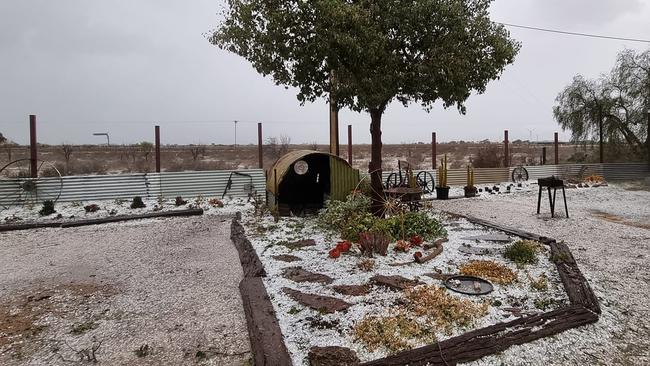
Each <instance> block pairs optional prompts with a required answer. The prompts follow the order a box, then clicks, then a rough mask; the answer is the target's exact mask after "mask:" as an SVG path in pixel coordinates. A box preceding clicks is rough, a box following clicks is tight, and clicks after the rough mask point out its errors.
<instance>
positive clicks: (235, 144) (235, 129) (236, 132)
mask: <svg viewBox="0 0 650 366" xmlns="http://www.w3.org/2000/svg"><path fill="white" fill-rule="evenodd" d="M234 122H235V145H234V147H235V149H237V122H239V121H237V120H235V121H234Z"/></svg>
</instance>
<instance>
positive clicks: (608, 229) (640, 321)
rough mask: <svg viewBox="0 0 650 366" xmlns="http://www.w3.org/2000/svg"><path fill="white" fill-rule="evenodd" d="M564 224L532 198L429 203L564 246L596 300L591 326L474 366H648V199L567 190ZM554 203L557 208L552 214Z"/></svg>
mask: <svg viewBox="0 0 650 366" xmlns="http://www.w3.org/2000/svg"><path fill="white" fill-rule="evenodd" d="M567 201H568V205H569V216H570V218H569V219H566V218H564V211H563V209H564V207H563V206H562V207H561V209H558V211H560V212H561V214H560V215H559V216H560V217H559V218H558V217H557V216H556V218H554V219H551V218H550V214H549V213H548V212H549V207H548V201H546V202H543V204H545V205H546V206H542V214H540V215H536V214H535V211H536V208H537V207H536V203H537V193H536V192H531V193H521V194H513V195H498V196H490V197H486V198H479V199H473V200H450V201H444V202H443V201H434V207H435V208H436V209H441V210H446V211H450V212H455V213H460V214H467V215H471V216H475V217H478V218H482V219H486V220H489V221H492V222H496V223H500V224H503V225H507V226H510V227H513V228H521V229H524V230H527V231H530V232H534V233H537V234H542V235H545V236H550V237H553V238H555V239H557V240H564V241H565V242H566V243H567V244H568V245H569V247H570V248H571V250H572V252H573V255H574V256H575V257H576V260H577V261H578V264H579V266H580V268H581V270H582V271H583V273H584V274H585V276H586V277H587V279H588V280H589V282H590V284H591V286H592V288H593V289H594V291H595V293H596V295H597V296H598V298H599V299H600V301H601V307H602V310H603V314H602V316H601V319H600V320H599V322H598V323H596V324H594V325H589V326H585V327H582V328H579V329H574V330H570V331H567V332H565V333H562V334H560V335H557V336H554V337H550V338H547V339H544V340H539V341H536V342H532V343H529V344H525V345H522V346H517V347H512V348H510V349H508V350H507V351H505V352H503V353H501V354H500V355H495V356H491V357H487V358H484V359H481V360H480V361H478V362H475V363H472V364H473V365H488V364H490V365H492V364H496V365H500V364H504V365H649V364H650V300H649V298H648V296H649V295H650V192H648V191H630V190H624V189H622V187H600V188H589V189H572V190H567ZM559 206H560V204H558V207H559Z"/></svg>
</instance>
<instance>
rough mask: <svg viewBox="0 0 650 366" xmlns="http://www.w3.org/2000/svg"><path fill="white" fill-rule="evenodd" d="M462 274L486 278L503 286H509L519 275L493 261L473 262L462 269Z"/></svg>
mask: <svg viewBox="0 0 650 366" xmlns="http://www.w3.org/2000/svg"><path fill="white" fill-rule="evenodd" d="M460 273H462V274H464V275H466V276H476V277H480V278H484V279H486V280H490V281H492V282H496V283H498V284H501V285H509V284H511V283H512V282H514V280H515V279H517V274H516V273H515V272H514V271H513V270H511V269H510V268H508V267H506V266H504V265H502V264H499V263H496V262H492V261H471V262H469V263H466V264H464V265H462V266H461V267H460Z"/></svg>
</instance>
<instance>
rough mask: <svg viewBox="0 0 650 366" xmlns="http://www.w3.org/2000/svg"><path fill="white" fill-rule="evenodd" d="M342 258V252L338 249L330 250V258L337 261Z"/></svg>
mask: <svg viewBox="0 0 650 366" xmlns="http://www.w3.org/2000/svg"><path fill="white" fill-rule="evenodd" d="M340 256H341V251H339V250H338V249H337V248H334V249H332V250H330V258H334V259H336V258H338V257H340Z"/></svg>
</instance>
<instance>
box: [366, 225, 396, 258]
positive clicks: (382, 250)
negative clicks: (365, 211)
mask: <svg viewBox="0 0 650 366" xmlns="http://www.w3.org/2000/svg"><path fill="white" fill-rule="evenodd" d="M388 244H390V237H389V236H387V235H386V234H383V233H379V232H374V231H366V232H363V233H361V234H359V247H360V248H361V253H362V254H363V255H366V256H368V257H372V256H373V254H379V255H382V256H386V255H387V254H388Z"/></svg>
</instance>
